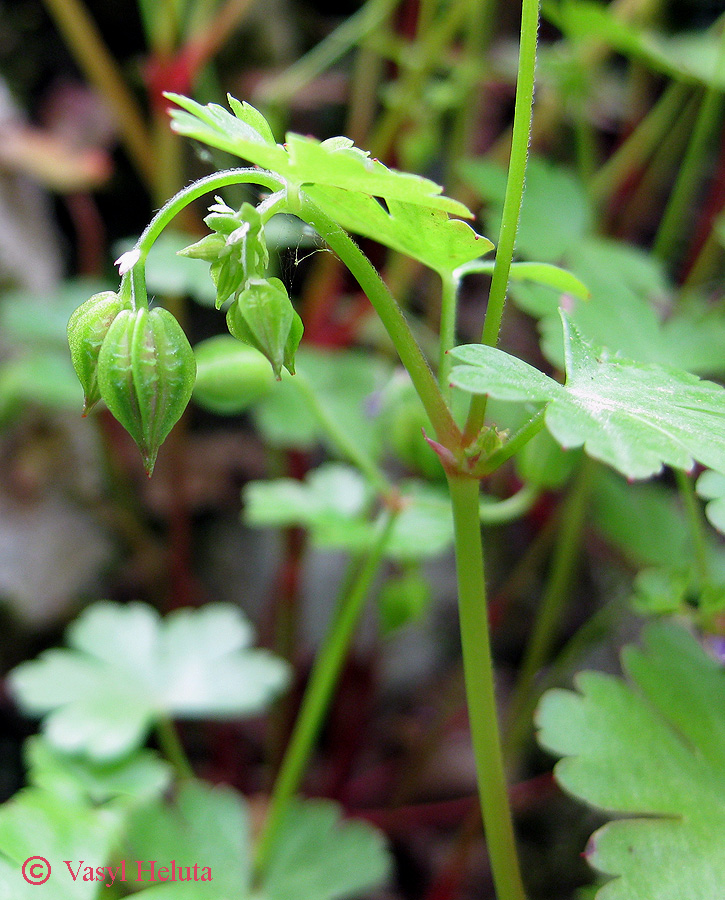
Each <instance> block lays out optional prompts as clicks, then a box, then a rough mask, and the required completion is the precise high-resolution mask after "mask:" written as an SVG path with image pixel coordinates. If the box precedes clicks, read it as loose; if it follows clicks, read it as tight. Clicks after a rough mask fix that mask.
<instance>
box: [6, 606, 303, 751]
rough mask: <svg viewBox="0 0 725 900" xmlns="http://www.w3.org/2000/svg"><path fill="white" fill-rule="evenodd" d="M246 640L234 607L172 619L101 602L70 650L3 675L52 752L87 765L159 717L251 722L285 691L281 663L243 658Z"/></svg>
mask: <svg viewBox="0 0 725 900" xmlns="http://www.w3.org/2000/svg"><path fill="white" fill-rule="evenodd" d="M251 638H252V632H251V629H250V627H249V625H248V624H247V621H246V619H245V618H244V617H243V616H242V613H241V612H240V611H239V610H238V609H237V608H236V607H233V606H227V605H224V604H211V605H208V606H205V607H203V608H202V609H199V610H178V611H177V612H174V613H172V614H171V615H170V616H168V617H167V618H166V619H165V620H164V621H161V619H160V618H159V615H158V613H157V612H156V611H155V610H154V609H152V608H151V607H150V606H145V605H143V604H140V603H131V604H128V605H126V606H123V605H121V604H118V603H109V602H101V603H96V604H94V605H93V606H91V607H89V608H88V609H87V610H86V611H85V612H84V613H83V614H82V615H81V616H80V618H78V619H77V620H76V621H75V622H74V623H73V624H72V625H71V626H70V628H69V629H68V632H67V639H68V643H69V645H70V649H68V650H63V649H55V650H48V651H46V652H45V653H43V654H41V656H40V657H39V658H38V659H37V660H33V661H30V662H25V663H22V664H21V665H20V666H18V667H17V668H16V669H14V670H13V672H12V673H11V674H10V683H11V686H12V689H13V693H14V694H15V697H16V698H17V700H18V703H19V704H20V706H21V708H22V709H23V711H24V712H25V713H27V714H28V715H34V716H47V718H46V719H45V721H44V723H43V730H44V733H45V735H46V737H47V739H48V741H49V742H50V743H51V744H52V745H53V746H54V747H56V748H58V749H59V750H63V751H66V752H69V753H86V754H87V755H88V756H90V757H92V758H94V759H96V760H113V759H118V758H119V757H121V756H123V755H124V754H126V753H129V752H130V751H131V750H134V749H135V748H136V747H138V746H139V745H140V744H141V743H142V742H143V740H144V738H145V737H146V734H147V732H148V730H149V728H150V727H151V726H152V725H153V724H154V723H155V722H157V721H158V719H159V718H160V717H161V716H175V717H177V718H182V719H231V718H237V717H240V716H248V715H254V714H256V713H258V712H260V711H261V710H263V709H264V708H265V706H266V705H267V704H268V703H269V702H270V701H271V700H272V699H273V698H274V697H275V696H276V695H277V694H278V693H279V692H280V691H281V690H282V689H283V688H284V687H285V685H286V683H287V679H288V671H287V666H286V664H285V663H284V662H282V661H281V660H279V659H277V658H276V657H274V656H272V655H271V654H270V653H267V652H266V651H264V650H250V649H248V648H249V644H250V641H251Z"/></svg>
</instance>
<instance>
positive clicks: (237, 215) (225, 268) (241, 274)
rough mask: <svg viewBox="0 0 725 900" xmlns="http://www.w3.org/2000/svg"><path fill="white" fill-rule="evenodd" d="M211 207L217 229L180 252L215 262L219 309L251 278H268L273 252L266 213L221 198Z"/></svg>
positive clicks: (211, 223)
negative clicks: (270, 251)
mask: <svg viewBox="0 0 725 900" xmlns="http://www.w3.org/2000/svg"><path fill="white" fill-rule="evenodd" d="M210 211H211V214H210V215H208V216H207V217H206V218H205V219H204V221H205V222H206V224H207V225H208V226H209V228H211V229H212V231H213V232H214V233H213V234H208V235H207V236H206V237H203V238H202V239H201V240H200V241H197V242H196V243H195V244H191V245H190V246H189V247H185V248H184V249H183V250H180V251H179V253H180V255H182V256H190V257H192V258H194V259H204V260H206V261H207V262H210V263H211V270H210V271H211V277H212V278H213V279H214V284H215V285H216V289H217V296H216V307H217V309H219V308H220V307H221V306H222V305H223V304H224V303H226V301H227V300H229V299H230V298H231V297H234V296H238V295H239V293H240V292H241V291H243V290H244V289H245V288H246V286H247V284H248V282H249V281H250V280H252V279H261V278H264V274H265V272H266V271H267V265H268V264H269V254H268V252H267V244H266V242H265V239H264V226H263V224H262V217H261V216H260V214H259V212H258V210H257V208H256V207H254V206H252V205H251V204H250V203H243V204H242V206H241V208H240V209H239V210H237V211H236V212H235V211H234V210H233V209H232V208H231V207H229V206H227V205H226V203H223V202H222V201H220V200H219V198H217V203H216V204H214V205H213V206H211V207H210Z"/></svg>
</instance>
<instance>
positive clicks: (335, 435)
mask: <svg viewBox="0 0 725 900" xmlns="http://www.w3.org/2000/svg"><path fill="white" fill-rule="evenodd" d="M292 380H293V382H294V385H295V387H296V388H297V389H298V390H299V391H300V392H301V394H302V396H303V397H304V399H305V403H306V404H307V406H308V408H309V410H310V412H311V413H312V415H313V416H314V417H315V418H316V419H317V421H318V423H319V424H320V426H321V427H322V428H323V429H324V431H325V432H326V433H327V435H328V436H329V438H330V440H331V441H332V443H333V444H334V445H335V446H336V447H337V449H338V450H339V452H340V453H342V455H343V456H345V457H347V459H348V460H349V461H350V462H351V463H352V464H353V465H354V466H356V467H357V468H358V469H359V470H360V471H361V472H362V473H363V475H366V476H367V478H368V479H369V481H370V482H371V484H373V485H374V486H375V488H376V489H377V490H378V491H379V492H380V494H381V495H382V496H383V497H384V498H386V499H388V500H390V499H392V497H393V496H394V494H395V489H394V488H393V485H392V484H391V483H390V480H389V479H388V477H387V476H386V475H385V473H384V472H383V470H382V469H381V468H380V467H379V466H378V465H377V463H376V462H375V460H374V459H373V458H372V457H371V456H370V455H369V454H368V453H367V452H366V451H365V449H364V448H363V447H362V446H361V445H360V444H359V443H356V442H355V441H353V440H352V439H351V438H350V437H349V436H348V434H347V432H345V431H344V430H343V429H342V428H340V426H339V425H338V423H337V422H336V420H335V418H334V416H331V415H330V413H329V412H328V411H327V410H326V409H325V407H324V406H323V405H322V403H320V399H319V397H318V396H317V393H316V392H315V390H314V388H313V386H312V385H311V384H310V382H309V381H308V380H307V378H306V377H305V375H304V374H303V373H302V372H299V371H298V372H297V374H296V375H295V377H294V378H293V379H292Z"/></svg>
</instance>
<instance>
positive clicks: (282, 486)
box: [243, 463, 453, 562]
mask: <svg viewBox="0 0 725 900" xmlns="http://www.w3.org/2000/svg"><path fill="white" fill-rule="evenodd" d="M400 491H401V503H402V507H403V508H402V511H401V512H400V513H399V514H398V516H397V517H396V520H395V523H394V524H393V527H392V530H391V534H390V537H389V540H388V543H387V546H386V548H385V556H386V557H387V558H388V559H394V560H397V561H400V562H406V561H414V560H418V559H424V558H427V557H430V556H435V555H437V554H438V553H441V552H443V551H444V550H446V549H447V548H448V547H450V546H451V544H452V543H453V518H452V515H451V508H450V502H449V499H448V494H447V493H446V492H445V490H442V489H440V488H437V487H434V486H431V485H426V484H422V483H421V482H417V481H409V482H404V483H403V484H402V485H401V486H400ZM243 497H244V501H245V521H246V522H247V523H248V524H250V525H256V526H260V527H264V526H267V527H269V526H276V527H279V526H288V525H300V526H302V527H303V528H308V529H309V530H310V534H311V538H312V540H313V542H314V543H315V544H316V545H317V546H319V547H324V548H326V549H330V550H333V549H334V550H346V551H348V552H350V553H365V552H366V551H368V550H370V549H371V548H372V546H373V545H374V544H375V542H376V541H377V538H378V533H379V530H378V528H379V525H378V523H377V522H376V521H372V520H371V519H370V518H369V513H370V505H371V502H372V499H373V497H374V492H373V491H372V489H371V488H370V486H369V485H367V483H366V482H365V480H364V479H363V477H362V475H360V474H359V473H358V472H357V470H355V469H353V468H351V467H350V466H346V465H343V464H341V463H325V464H323V465H321V466H320V467H319V468H317V469H315V470H314V471H313V472H311V473H310V475H308V477H307V478H306V479H305V481H304V482H300V481H295V480H293V479H291V478H280V479H276V480H274V481H253V482H251V483H250V484H248V485H247V486H246V488H245V489H244V494H243Z"/></svg>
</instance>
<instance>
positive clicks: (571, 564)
mask: <svg viewBox="0 0 725 900" xmlns="http://www.w3.org/2000/svg"><path fill="white" fill-rule="evenodd" d="M593 471H594V464H593V463H592V461H591V460H590V459H588V458H585V459H584V460H583V462H582V466H581V468H580V470H579V473H578V475H577V478H576V480H575V481H574V484H573V485H572V487H571V490H570V491H569V496H568V497H567V499H566V502H565V504H564V506H563V509H562V511H561V518H560V520H559V521H560V527H559V531H558V534H557V539H556V543H555V545H554V553H553V559H552V563H551V571H550V572H549V578H548V581H547V585H546V590H545V591H544V596H543V597H542V600H541V603H540V605H539V608H538V611H537V614H536V620H535V622H534V628H533V631H532V633H531V637H530V638H529V643H528V646H527V648H526V652H525V654H524V660H523V663H522V664H521V669H520V672H519V677H518V681H517V682H516V687H515V689H514V692H513V696H512V698H511V703H510V705H509V714H508V722H507V729H506V730H507V731H508V732H509V734H511V732H512V731H517V732H518V731H519V729H517V728H516V725H517V723H518V720H519V717H520V716H521V714H522V710H523V708H524V706H525V705H526V703H527V701H528V700H529V698H530V696H531V694H532V689H533V686H534V682H535V680H536V676H537V674H538V672H539V669H540V668H541V667H542V666H543V665H544V663H545V662H546V661H547V659H548V657H549V654H550V652H551V647H552V645H553V643H554V640H555V638H556V634H557V631H558V629H559V627H560V625H561V618H562V615H563V612H564V609H565V607H566V601H567V598H568V593H569V589H570V587H571V582H572V578H573V575H574V569H575V566H576V562H577V559H578V558H579V552H580V550H581V544H582V537H583V532H584V521H585V519H586V513H587V503H588V500H589V496H590V493H591V486H592V476H593ZM507 744H508V742H507ZM507 749H510V744H508V746H507Z"/></svg>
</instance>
